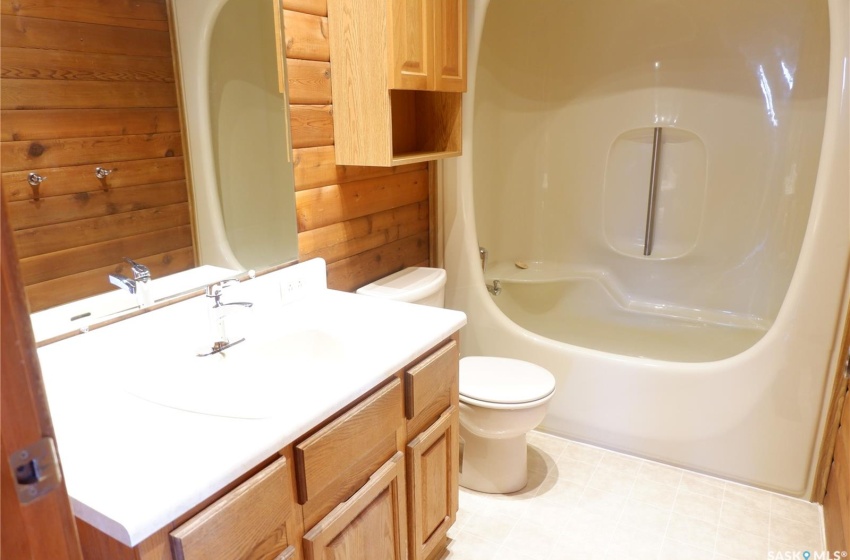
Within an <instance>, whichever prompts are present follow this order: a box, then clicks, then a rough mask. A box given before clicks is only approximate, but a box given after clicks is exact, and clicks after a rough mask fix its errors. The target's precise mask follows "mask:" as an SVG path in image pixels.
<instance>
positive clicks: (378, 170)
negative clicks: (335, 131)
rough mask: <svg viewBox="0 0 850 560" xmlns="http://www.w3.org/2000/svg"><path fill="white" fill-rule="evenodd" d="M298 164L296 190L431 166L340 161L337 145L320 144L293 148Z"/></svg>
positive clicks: (296, 163)
mask: <svg viewBox="0 0 850 560" xmlns="http://www.w3.org/2000/svg"><path fill="white" fill-rule="evenodd" d="M293 162H294V164H295V190H296V191H301V190H307V189H312V188H316V187H323V186H327V185H335V184H339V183H348V182H351V181H355V180H357V179H370V178H373V177H385V176H387V175H393V174H398V173H408V172H410V171H419V170H422V169H427V168H428V166H427V164H425V163H414V164H411V165H399V166H397V167H360V166H355V165H337V164H336V161H335V160H334V147H333V146H317V147H313V148H302V149H298V150H294V151H293Z"/></svg>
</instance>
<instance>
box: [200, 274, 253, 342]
mask: <svg viewBox="0 0 850 560" xmlns="http://www.w3.org/2000/svg"><path fill="white" fill-rule="evenodd" d="M238 283H239V280H238V279H236V278H228V279H227V280H222V281H221V282H216V283H215V284H210V285H209V286H207V289H206V296H207V297H208V298H211V299H212V300H213V304H212V307H210V308H209V310H210V312H209V316H210V333H211V335H212V341H213V342H212V348H211V350H210V351H209V352H202V353H200V354H198V356H209V355H211V354H217V353H219V352H221V351H222V350H224V349H226V348H230V347H231V346H234V345H236V344H239V343H240V342H242V341H244V340H245V339H244V338H240V339H239V340H235V341H233V342H231V341H230V339H229V338H228V336H227V330H226V329H225V325H224V318H225V317H226V316H227V308H228V307H230V306H236V307H251V306H253V305H254V304H253V303H251V302H248V301H235V302H230V303H223V302H222V301H221V295H222V292H224V289H225V288H227V287H228V286H232V285H234V284H238Z"/></svg>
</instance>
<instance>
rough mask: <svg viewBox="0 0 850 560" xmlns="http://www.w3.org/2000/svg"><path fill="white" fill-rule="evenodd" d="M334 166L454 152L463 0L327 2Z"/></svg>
mask: <svg viewBox="0 0 850 560" xmlns="http://www.w3.org/2000/svg"><path fill="white" fill-rule="evenodd" d="M328 21H329V33H330V36H329V42H330V58H331V86H332V87H331V90H332V97H333V111H334V151H335V154H336V163H337V164H339V165H372V166H392V165H401V164H406V163H415V162H420V161H429V160H434V159H439V158H444V157H450V156H456V155H460V150H461V93H462V92H463V91H465V90H466V2H465V1H461V0H390V1H389V2H381V1H376V0H368V1H365V2H364V1H363V0H328Z"/></svg>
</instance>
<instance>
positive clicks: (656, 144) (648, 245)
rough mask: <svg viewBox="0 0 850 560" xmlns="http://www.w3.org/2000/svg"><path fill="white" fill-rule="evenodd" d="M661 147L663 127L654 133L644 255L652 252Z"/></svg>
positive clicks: (646, 255) (657, 127) (657, 128)
mask: <svg viewBox="0 0 850 560" xmlns="http://www.w3.org/2000/svg"><path fill="white" fill-rule="evenodd" d="M660 147H661V127H660V126H656V127H655V131H654V133H653V134H652V169H651V171H650V173H649V201H647V204H646V232H645V234H644V237H643V255H644V256H645V257H648V256H649V255H651V254H652V237H653V234H654V231H655V191H656V190H657V189H658V149H659V148H660Z"/></svg>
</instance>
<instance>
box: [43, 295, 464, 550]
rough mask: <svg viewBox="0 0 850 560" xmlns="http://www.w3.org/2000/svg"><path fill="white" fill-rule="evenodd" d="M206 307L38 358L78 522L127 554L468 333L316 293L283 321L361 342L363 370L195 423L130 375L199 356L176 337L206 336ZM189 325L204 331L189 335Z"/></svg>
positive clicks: (145, 318)
mask: <svg viewBox="0 0 850 560" xmlns="http://www.w3.org/2000/svg"><path fill="white" fill-rule="evenodd" d="M259 280H260V279H257V280H254V281H252V282H257V281H259ZM248 284H250V282H248V283H246V287H248ZM240 288H241V286H240ZM205 300H206V298H203V297H200V298H195V299H192V300H188V301H185V302H182V303H178V304H175V305H172V306H169V307H166V308H164V309H160V310H157V311H153V312H151V313H147V314H145V315H142V316H139V317H134V318H131V319H128V320H126V321H122V322H119V323H116V324H114V325H110V326H108V327H104V328H102V329H98V330H95V331H92V332H89V333H86V334H83V335H79V336H76V337H74V338H71V339H67V340H63V341H60V342H56V343H54V344H50V345H47V346H44V347H42V348H41V349H39V357H40V359H41V367H42V373H43V377H44V382H45V386H46V389H47V397H48V402H49V404H50V412H51V415H52V417H53V423H54V428H55V431H56V438H57V444H58V448H59V454H60V459H61V461H62V467H63V471H64V474H65V483H66V485H67V488H68V493H69V494H70V496H71V502H72V506H73V509H74V513H75V514H76V515H77V517H79V518H80V519H82V520H83V521H85V522H87V523H89V524H90V525H92V526H94V527H97V528H99V529H100V530H102V531H104V532H105V533H107V534H109V535H110V536H112V537H114V538H115V539H117V540H118V541H120V542H122V543H124V544H126V545H128V546H135V545H137V544H139V543H140V542H141V541H143V540H144V539H146V538H147V537H149V536H150V535H152V534H153V533H154V532H156V531H157V530H159V529H160V528H162V527H164V526H165V525H166V524H167V523H169V522H171V521H172V520H174V519H176V518H177V517H179V516H180V515H182V514H184V513H185V512H187V511H188V510H190V509H191V508H193V507H194V506H196V505H197V504H199V503H201V502H202V501H204V500H205V499H207V498H208V497H210V496H211V495H212V494H214V493H215V492H217V491H218V490H220V489H222V488H223V487H225V486H226V485H227V484H229V483H230V482H232V481H233V480H235V479H236V478H238V477H239V476H241V475H242V474H244V473H245V472H247V471H248V470H250V469H251V468H252V467H254V466H256V465H258V464H259V463H261V462H262V461H264V460H265V459H267V458H269V457H271V456H273V455H274V454H275V453H277V452H278V451H279V450H280V449H282V448H283V447H285V446H286V445H288V444H289V443H292V442H293V441H294V440H295V439H296V438H298V437H299V436H300V435H302V434H304V433H305V432H307V431H308V430H309V429H310V428H312V427H313V426H315V425H317V424H318V423H320V422H321V421H323V420H324V419H326V418H327V417H329V416H330V415H332V414H334V413H335V412H336V411H338V410H339V409H341V408H343V407H344V406H346V405H347V404H349V403H350V402H352V401H353V400H355V399H357V398H358V397H359V396H361V395H363V394H365V393H366V392H368V391H369V390H370V389H371V388H373V387H375V386H376V385H377V384H379V383H380V382H381V381H383V380H385V379H387V378H388V377H389V376H391V375H392V374H393V373H395V372H396V371H398V370H399V369H400V368H402V367H404V366H405V365H406V364H408V363H410V362H411V361H412V360H414V359H415V358H416V357H418V356H420V355H422V354H423V353H425V352H426V351H428V350H429V349H430V348H432V347H433V346H434V345H436V344H437V343H439V342H440V341H441V340H443V339H445V338H446V337H448V336H449V335H451V334H452V333H454V332H455V331H457V330H458V329H459V328H460V327H462V326H463V325H464V324H465V323H466V316H465V315H464V314H463V313H460V312H457V311H450V310H445V309H437V308H433V307H425V306H419V305H411V304H405V303H397V302H392V301H384V300H378V299H374V298H369V297H365V296H357V295H354V294H349V293H343V292H336V291H333V290H326V289H319V290H311V291H308V293H306V295H304V296H303V297H302V298H301V299H298V300H296V301H293V302H290V303H287V304H281V306H280V307H279V309H280V312H281V313H282V314H283V317H286V316H291V317H304V316H306V315H309V317H310V322H311V323H312V324H324V325H333V328H334V329H336V330H337V331H338V332H349V333H351V336H352V338H353V339H354V340H355V341H356V344H357V346H358V348H359V350H360V351H359V352H358V358H357V359H356V360H354V361H353V362H352V363H346V367H345V368H344V371H338V372H335V373H334V374H321V375H319V374H308V373H304V372H298V371H283V372H281V375H287V376H290V377H291V384H290V383H289V381H288V380H287V385H286V387H287V390H284V391H281V392H280V394H278V395H276V399H278V401H279V407H278V408H277V409H276V410H275V412H274V415H273V416H271V417H268V418H259V419H242V418H226V417H219V416H213V415H207V414H200V413H194V412H186V411H184V410H179V409H176V408H169V407H167V406H163V405H160V404H156V403H154V402H149V401H147V400H143V399H141V398H139V397H136V396H134V395H132V394H130V393H129V392H127V390H126V389H125V386H126V385H125V380H126V377H127V376H128V375H138V374H139V373H138V372H139V371H144V368H145V367H148V366H149V367H151V368H156V370H157V371H158V372H159V373H161V369H163V368H165V369H167V366H163V365H162V364H161V362H162V360H161V357H159V358H158V356H160V355H161V354H162V353H163V352H167V351H172V350H173V348H174V347H175V344H177V343H179V344H191V343H189V342H184V341H183V339H182V337H181V336H179V335H178V334H177V333H181V332H187V331H188V332H190V334H194V333H193V332H192V331H195V330H199V331H203V330H204V329H205V328H206V325H207V318H206V307H207V306H208V305H209V302H208V301H205ZM187 316H189V317H192V318H193V319H192V320H191V321H189V323H188V324H185V317H187ZM140 333H141V334H140ZM175 338H177V339H180V340H179V341H177V342H175ZM189 338H192V337H191V336H190V337H189ZM243 344H245V345H246V346H245V348H250V347H249V346H248V342H245V343H243ZM188 350H189V351H192V350H194V348H189V349H188ZM197 359H198V360H204V359H207V358H197ZM128 372H129V373H128ZM290 387H291V390H289V388H290Z"/></svg>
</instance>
